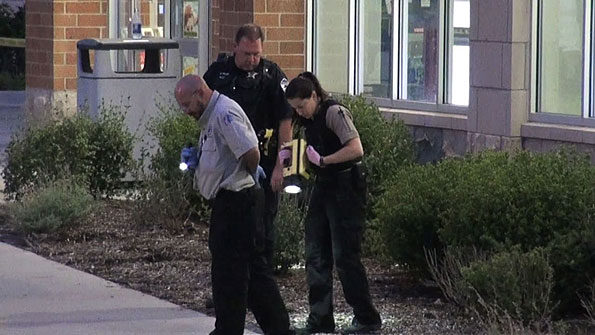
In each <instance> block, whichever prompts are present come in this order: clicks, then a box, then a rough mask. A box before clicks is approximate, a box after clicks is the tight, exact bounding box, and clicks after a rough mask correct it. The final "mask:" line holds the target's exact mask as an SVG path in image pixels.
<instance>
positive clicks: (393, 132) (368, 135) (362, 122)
mask: <svg viewBox="0 0 595 335" xmlns="http://www.w3.org/2000/svg"><path fill="white" fill-rule="evenodd" d="M341 102H342V103H343V104H344V105H345V106H346V107H347V108H348V109H349V110H350V111H351V113H352V114H353V119H354V124H355V126H356V128H357V130H358V132H359V134H360V139H361V141H362V146H363V148H364V158H363V164H364V167H365V170H366V173H367V180H368V207H367V208H368V213H367V215H366V217H367V223H368V225H367V229H366V231H365V238H364V244H363V248H364V251H365V252H366V253H367V254H369V255H375V258H377V259H384V258H386V257H385V255H386V252H385V250H386V247H385V246H384V244H383V240H382V238H381V237H380V231H379V227H378V225H377V223H376V221H375V220H374V212H373V211H372V208H373V207H374V206H375V204H376V203H377V202H378V199H379V197H380V196H381V195H382V193H383V192H384V190H385V189H384V181H385V180H387V179H389V178H390V177H391V176H392V175H393V174H395V173H397V172H398V171H399V170H401V169H402V168H403V167H405V166H409V165H411V164H412V163H413V162H414V159H415V151H414V146H413V138H412V137H411V133H410V131H409V129H408V128H407V127H406V126H405V124H404V123H403V121H400V120H399V121H397V120H387V119H386V118H385V117H384V116H383V115H382V113H381V112H380V110H379V109H378V107H377V106H376V105H375V104H374V103H372V102H369V101H368V100H366V99H365V98H364V97H363V96H344V97H343V98H342V99H341Z"/></svg>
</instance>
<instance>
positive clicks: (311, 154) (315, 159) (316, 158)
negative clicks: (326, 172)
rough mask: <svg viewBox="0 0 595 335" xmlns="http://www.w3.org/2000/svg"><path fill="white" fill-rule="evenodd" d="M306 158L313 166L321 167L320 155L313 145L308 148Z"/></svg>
mask: <svg viewBox="0 0 595 335" xmlns="http://www.w3.org/2000/svg"><path fill="white" fill-rule="evenodd" d="M306 156H308V160H309V161H310V162H311V163H312V164H314V165H316V166H320V154H319V153H318V152H316V149H314V147H312V146H311V145H309V146H308V147H307V148H306Z"/></svg>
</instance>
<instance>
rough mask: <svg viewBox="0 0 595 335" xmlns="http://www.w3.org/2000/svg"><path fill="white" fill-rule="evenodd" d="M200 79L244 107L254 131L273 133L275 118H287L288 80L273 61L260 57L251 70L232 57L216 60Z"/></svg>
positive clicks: (275, 124)
mask: <svg viewBox="0 0 595 335" xmlns="http://www.w3.org/2000/svg"><path fill="white" fill-rule="evenodd" d="M203 78H204V79H205V82H206V83H207V85H209V87H210V88H211V89H214V90H217V91H219V92H220V93H223V94H225V95H227V96H228V97H230V98H232V99H233V100H235V101H236V102H237V103H238V104H239V105H240V106H241V107H242V109H243V110H244V112H245V113H246V115H248V118H249V119H250V122H251V123H252V126H253V127H254V130H255V131H256V133H257V134H258V133H259V132H260V131H262V130H263V129H267V128H270V129H274V131H275V133H277V131H278V128H279V121H281V120H284V119H290V118H291V114H292V112H291V106H289V104H288V103H287V100H286V99H285V87H287V84H288V81H287V78H286V76H285V73H283V71H281V69H280V68H279V66H277V64H275V63H273V62H271V61H269V60H266V59H264V58H261V60H260V64H258V66H257V67H256V68H255V69H254V71H250V72H248V71H244V70H242V69H240V68H238V67H237V66H236V64H235V61H234V57H233V56H232V55H231V56H227V57H222V58H221V59H220V60H217V61H216V62H214V63H213V64H211V66H209V69H208V70H207V72H206V73H205V74H204V76H203Z"/></svg>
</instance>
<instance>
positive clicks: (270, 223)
mask: <svg viewBox="0 0 595 335" xmlns="http://www.w3.org/2000/svg"><path fill="white" fill-rule="evenodd" d="M270 165H271V164H267V165H266V166H264V167H263V168H264V170H265V173H266V175H267V178H266V181H265V182H264V183H263V189H264V210H263V223H264V256H265V258H266V261H267V263H268V264H269V266H270V267H272V266H273V253H274V250H275V235H276V231H275V225H274V222H275V217H276V216H277V212H278V211H279V193H278V192H274V191H273V189H272V188H271V177H272V176H273V169H274V164H272V166H270Z"/></svg>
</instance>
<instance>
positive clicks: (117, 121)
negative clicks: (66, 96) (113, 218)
mask: <svg viewBox="0 0 595 335" xmlns="http://www.w3.org/2000/svg"><path fill="white" fill-rule="evenodd" d="M133 142H134V138H133V136H132V135H131V134H130V133H129V132H128V130H127V129H126V128H125V124H124V116H123V113H122V112H121V111H120V110H119V109H118V108H114V107H104V108H102V111H101V113H100V116H99V117H98V119H97V120H96V121H92V120H91V118H90V117H89V116H88V115H86V114H76V115H75V116H73V117H70V118H66V119H64V120H59V121H50V122H49V123H48V124H47V125H46V126H44V127H43V128H32V129H29V130H27V131H26V132H24V133H21V134H18V135H16V136H15V137H13V139H12V140H11V142H10V143H9V145H8V147H7V149H6V153H7V165H6V167H5V168H4V171H3V172H2V174H3V177H4V182H5V189H4V193H5V194H6V195H7V196H8V197H9V198H12V199H18V198H20V197H21V196H22V195H23V194H24V193H25V192H27V191H28V190H30V189H32V188H35V187H37V186H39V185H41V184H43V183H45V182H50V181H54V180H58V179H63V178H67V177H71V176H74V177H76V178H79V177H80V178H79V179H80V180H83V181H84V183H85V184H86V185H87V186H88V187H89V191H90V193H91V194H92V195H94V196H100V195H107V196H109V195H112V194H114V192H115V190H116V189H117V188H118V187H119V186H120V183H121V179H122V178H123V177H124V175H125V173H126V171H127V170H128V169H129V167H130V166H131V164H132V145H133Z"/></svg>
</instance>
